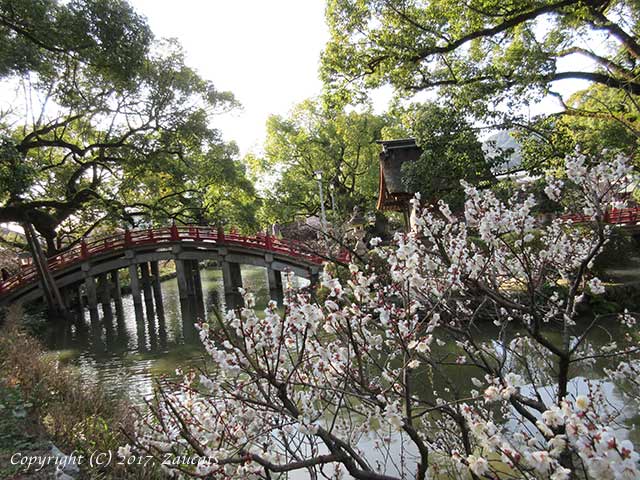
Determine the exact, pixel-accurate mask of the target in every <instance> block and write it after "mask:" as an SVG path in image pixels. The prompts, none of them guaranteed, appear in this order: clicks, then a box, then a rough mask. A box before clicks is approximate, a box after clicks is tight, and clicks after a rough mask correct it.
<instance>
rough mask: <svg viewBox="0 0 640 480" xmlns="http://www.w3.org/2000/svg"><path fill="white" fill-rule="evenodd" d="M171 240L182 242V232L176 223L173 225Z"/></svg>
mask: <svg viewBox="0 0 640 480" xmlns="http://www.w3.org/2000/svg"><path fill="white" fill-rule="evenodd" d="M171 240H174V241H176V240H180V231H179V230H178V227H177V226H176V224H175V222H174V223H173V224H172V225H171Z"/></svg>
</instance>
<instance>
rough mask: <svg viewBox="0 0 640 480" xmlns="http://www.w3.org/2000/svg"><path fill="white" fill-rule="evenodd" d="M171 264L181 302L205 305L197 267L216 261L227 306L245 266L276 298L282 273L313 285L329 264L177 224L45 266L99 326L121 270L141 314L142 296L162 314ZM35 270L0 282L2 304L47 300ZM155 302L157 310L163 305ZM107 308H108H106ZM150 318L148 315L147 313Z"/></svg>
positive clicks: (257, 240)
mask: <svg viewBox="0 0 640 480" xmlns="http://www.w3.org/2000/svg"><path fill="white" fill-rule="evenodd" d="M165 260H173V261H174V262H175V265H176V274H177V279H178V289H179V292H180V298H181V303H182V300H183V299H184V300H188V299H192V300H194V301H195V302H196V304H197V303H198V301H200V302H201V301H202V286H201V280H200V273H199V262H200V261H202V260H215V261H217V262H218V264H219V266H220V267H221V268H222V272H223V280H224V284H225V287H224V288H225V298H226V300H227V305H228V306H235V305H237V304H239V303H241V299H240V298H239V296H238V288H239V287H241V286H242V277H241V273H240V265H243V264H247V265H256V266H262V267H265V268H266V271H267V280H268V284H269V290H270V294H271V296H272V298H274V299H278V300H281V299H282V278H281V272H282V271H292V272H294V273H295V274H297V275H299V276H303V277H306V278H310V279H312V280H313V279H314V278H315V277H316V276H317V274H318V272H319V271H320V269H321V266H322V264H323V262H324V259H323V258H322V257H320V256H318V255H316V254H314V253H310V252H309V251H308V249H305V248H304V246H303V244H301V243H299V242H295V241H290V240H282V239H278V238H275V237H273V236H270V235H265V234H258V235H255V236H243V235H239V234H237V233H233V232H232V233H225V232H224V231H223V230H222V229H218V228H215V227H209V226H205V227H203V226H176V225H174V226H172V227H164V228H154V229H146V230H134V231H128V230H127V231H125V232H124V233H121V234H118V235H113V236H109V237H105V238H100V239H96V240H90V241H82V242H81V243H79V244H77V245H76V246H74V247H73V248H70V249H68V250H66V251H64V252H61V253H59V254H57V255H55V256H54V257H51V258H49V259H48V260H47V262H48V268H49V271H50V272H51V274H52V276H53V278H54V280H55V283H56V285H57V286H58V288H59V289H60V290H61V292H62V293H63V295H62V296H63V297H64V299H65V303H71V302H73V301H74V295H75V296H76V299H77V300H78V302H79V303H80V304H82V303H83V302H84V303H85V304H86V306H88V307H89V310H90V312H91V317H92V321H93V320H94V317H95V319H96V320H97V305H98V303H102V304H103V307H104V306H105V303H108V304H109V305H110V304H111V301H112V300H115V301H116V308H118V301H120V303H121V288H120V276H119V270H121V269H128V270H129V279H130V288H131V292H132V295H133V300H134V305H135V306H136V307H139V308H140V310H142V295H141V292H144V302H145V304H146V305H147V310H153V303H154V298H155V303H156V308H161V303H162V293H161V289H160V280H159V268H158V262H159V261H165ZM38 280H39V277H38V273H37V270H36V268H35V266H33V265H29V266H26V267H23V269H22V270H21V271H20V272H19V273H18V274H17V275H14V276H13V277H11V278H9V279H7V280H5V281H3V282H2V283H0V304H8V303H10V302H13V301H16V300H23V301H28V300H33V299H36V298H38V297H40V296H42V295H43V291H42V289H41V288H40V285H39V282H38ZM158 303H159V304H160V305H158ZM109 308H110V306H109ZM147 313H150V312H149V311H148V312H147Z"/></svg>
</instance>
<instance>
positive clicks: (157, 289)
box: [149, 261, 164, 322]
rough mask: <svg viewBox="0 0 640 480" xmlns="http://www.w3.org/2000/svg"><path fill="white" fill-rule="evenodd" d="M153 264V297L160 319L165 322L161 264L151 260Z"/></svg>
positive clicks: (150, 263)
mask: <svg viewBox="0 0 640 480" xmlns="http://www.w3.org/2000/svg"><path fill="white" fill-rule="evenodd" d="M149 265H150V266H151V283H152V287H153V298H154V300H155V304H156V312H157V313H158V320H160V321H161V322H164V303H163V302H162V286H161V285H160V266H159V265H158V262H157V261H156V262H149Z"/></svg>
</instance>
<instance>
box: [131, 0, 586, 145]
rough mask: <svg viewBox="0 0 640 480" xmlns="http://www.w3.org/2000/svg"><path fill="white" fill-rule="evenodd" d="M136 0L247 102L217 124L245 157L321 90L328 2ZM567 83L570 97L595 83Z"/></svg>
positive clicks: (382, 98)
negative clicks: (275, 119) (276, 118)
mask: <svg viewBox="0 0 640 480" xmlns="http://www.w3.org/2000/svg"><path fill="white" fill-rule="evenodd" d="M129 1H130V3H131V4H132V5H133V7H134V8H135V9H136V10H137V11H138V13H140V14H142V15H144V16H146V17H147V19H148V21H149V24H150V26H151V29H152V30H153V32H154V34H155V35H156V36H157V37H175V38H177V39H178V40H179V41H180V43H181V44H182V46H183V48H184V50H185V52H186V60H187V64H188V65H189V66H190V67H192V68H195V69H196V70H197V71H198V73H199V74H200V75H201V76H202V77H204V78H206V79H207V80H211V81H212V82H213V83H214V85H215V86H216V88H218V89H220V90H230V91H231V92H233V94H234V95H235V96H236V98H237V99H238V100H239V101H240V103H242V106H243V107H242V110H236V111H234V112H232V113H230V114H225V115H221V116H219V117H217V118H215V119H214V125H213V126H214V127H217V128H219V129H220V130H222V132H223V135H224V137H225V139H226V140H234V141H235V142H236V143H237V144H238V145H239V147H240V153H241V155H244V154H246V153H248V152H251V151H253V152H256V153H257V152H260V151H261V150H262V145H263V142H264V138H265V122H266V120H267V117H268V116H269V115H271V114H280V115H286V114H287V113H288V112H289V111H290V110H291V108H292V107H293V106H294V105H295V104H297V103H299V102H301V101H302V100H305V99H307V98H310V97H314V96H317V95H319V94H320V93H321V89H322V84H321V82H320V80H319V79H318V68H319V64H320V53H321V52H322V50H323V48H324V45H325V43H326V42H327V40H328V38H329V33H328V29H327V27H326V25H325V17H324V8H325V0H269V1H266V0H181V1H176V0H129ZM576 60H578V62H579V63H582V65H581V66H585V65H584V63H585V62H584V59H576V58H575V57H572V58H571V61H572V62H575V61H576ZM574 67H575V65H574ZM559 83H560V85H558V86H556V88H559V90H560V91H561V93H562V94H563V95H568V94H570V93H571V92H573V91H575V90H577V89H580V88H585V87H586V86H587V83H586V82H571V81H569V82H567V81H564V82H559ZM390 98H391V89H390V88H386V89H383V90H382V91H380V92H376V93H375V94H374V95H373V101H374V107H375V110H376V111H382V110H384V108H385V107H386V105H387V104H388V101H389V100H390ZM530 108H531V110H530V111H531V114H537V113H541V112H550V111H554V110H558V104H557V103H556V101H555V100H552V99H549V98H548V99H545V101H543V102H542V103H541V104H540V105H532V106H531V107H530Z"/></svg>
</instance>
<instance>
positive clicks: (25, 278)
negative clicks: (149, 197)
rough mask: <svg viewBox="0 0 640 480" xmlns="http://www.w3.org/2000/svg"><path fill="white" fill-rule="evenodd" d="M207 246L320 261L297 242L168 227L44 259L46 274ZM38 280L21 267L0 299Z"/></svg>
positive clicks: (88, 244)
mask: <svg viewBox="0 0 640 480" xmlns="http://www.w3.org/2000/svg"><path fill="white" fill-rule="evenodd" d="M189 241H194V242H211V243H216V244H220V245H225V244H226V245H241V246H244V247H247V248H254V249H259V250H266V251H269V252H273V253H280V254H283V255H287V256H290V257H294V258H299V259H302V260H305V261H307V262H310V263H315V264H321V263H322V262H323V259H322V258H321V257H319V256H317V255H315V254H313V253H310V252H308V251H307V250H306V249H305V248H304V244H302V243H301V242H295V241H291V240H283V239H279V238H276V237H273V236H271V235H266V234H258V235H255V236H244V235H240V234H238V233H237V232H234V231H231V232H225V231H224V230H222V229H219V228H216V227H209V226H192V225H184V226H176V225H174V226H171V227H160V228H154V229H151V228H150V229H145V230H125V231H124V232H123V233H119V234H116V235H110V236H107V237H102V238H97V239H92V240H89V241H86V240H82V241H81V242H80V243H77V244H76V245H74V246H73V247H71V248H69V249H67V250H65V251H63V252H60V253H58V254H57V255H55V256H53V257H50V258H48V259H47V264H48V267H49V270H50V271H52V272H55V271H58V270H61V269H63V268H65V267H67V266H69V265H71V264H73V263H77V262H80V261H84V260H88V259H89V258H91V257H95V256H98V255H101V254H103V253H107V252H113V251H118V250H125V249H127V248H131V247H136V246H140V245H155V244H170V243H174V242H189ZM37 280H38V275H37V270H36V268H35V266H34V265H33V264H30V265H27V266H24V267H23V268H22V269H21V270H20V272H18V273H17V274H16V275H14V276H12V277H10V278H9V279H7V280H5V281H4V282H1V283H0V295H3V294H6V293H9V292H11V291H13V290H16V289H18V288H21V287H22V286H25V285H27V284H30V283H32V282H35V281H37Z"/></svg>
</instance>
